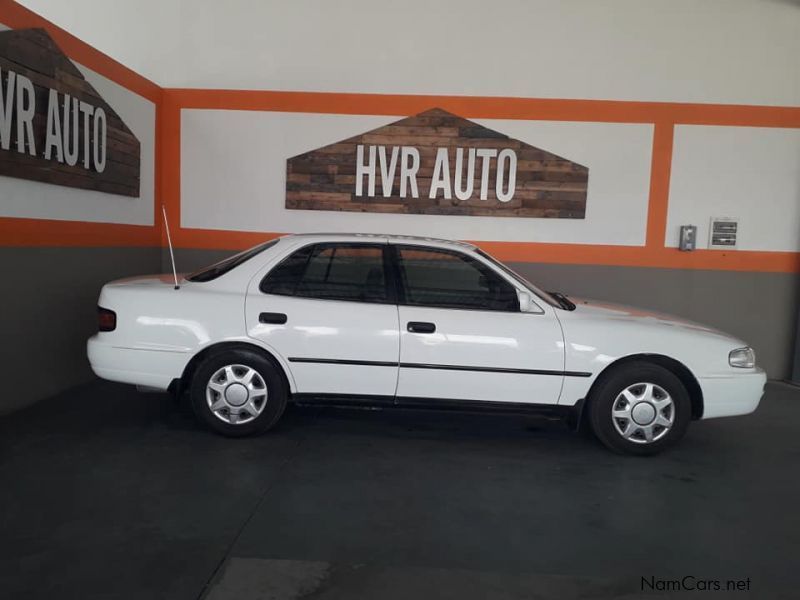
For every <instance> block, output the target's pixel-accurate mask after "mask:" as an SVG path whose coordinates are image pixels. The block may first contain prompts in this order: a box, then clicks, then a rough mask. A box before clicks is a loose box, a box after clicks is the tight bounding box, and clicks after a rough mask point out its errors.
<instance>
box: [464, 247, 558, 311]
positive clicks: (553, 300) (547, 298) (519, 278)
mask: <svg viewBox="0 0 800 600" xmlns="http://www.w3.org/2000/svg"><path fill="white" fill-rule="evenodd" d="M477 253H478V254H480V255H481V256H482V257H483V258H485V259H486V260H488V261H489V262H491V263H492V264H493V265H495V266H497V267H499V268H500V270H502V271H503V272H504V273H506V274H508V275H510V276H511V277H512V278H513V279H514V280H515V281H516V282H517V283H519V284H520V285H522V286H523V287H525V288H526V289H527V290H528V291H530V292H531V293H532V294H534V295H536V296H538V297H539V298H541V299H542V300H544V301H545V302H547V303H548V304H549V305H550V306H555V307H556V308H564V305H563V304H562V303H561V302H559V301H558V299H557V298H554V297H553V295H552V294H550V293H549V292H545V291H544V290H540V289H539V288H538V287H536V286H535V285H533V284H532V283H531V282H530V281H528V280H527V279H525V278H524V277H523V276H522V275H520V274H519V273H517V272H516V271H514V270H513V269H510V268H509V267H507V266H506V265H504V264H503V263H501V262H500V261H499V260H497V259H496V258H495V257H494V256H491V255H490V254H486V252H484V251H483V250H481V249H480V248H478V249H477Z"/></svg>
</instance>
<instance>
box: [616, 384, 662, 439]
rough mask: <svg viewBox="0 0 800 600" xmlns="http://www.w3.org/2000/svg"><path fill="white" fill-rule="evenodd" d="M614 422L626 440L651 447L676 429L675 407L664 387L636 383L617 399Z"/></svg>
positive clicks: (618, 431) (623, 391)
mask: <svg viewBox="0 0 800 600" xmlns="http://www.w3.org/2000/svg"><path fill="white" fill-rule="evenodd" d="M611 420H612V421H613V423H614V427H615V429H616V430H617V433H619V434H620V435H621V436H622V437H623V438H625V439H626V440H628V441H631V442H634V443H636V444H651V443H653V442H655V441H657V440H660V439H661V438H663V437H664V436H665V435H667V433H668V432H669V430H670V429H672V424H673V423H674V422H675V404H674V403H673V402H672V398H671V397H670V395H669V394H668V393H667V391H666V390H665V389H664V388H662V387H660V386H658V385H656V384H654V383H634V384H633V385H630V386H628V387H627V388H625V389H624V390H622V392H620V394H619V395H618V396H617V399H616V400H614V404H613V406H612V407H611Z"/></svg>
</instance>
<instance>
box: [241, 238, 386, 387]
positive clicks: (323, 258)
mask: <svg viewBox="0 0 800 600" xmlns="http://www.w3.org/2000/svg"><path fill="white" fill-rule="evenodd" d="M387 248H388V246H387V245H386V244H376V243H348V242H337V243H324V244H312V245H308V246H305V247H303V248H300V249H298V250H295V251H294V252H293V253H292V254H291V255H290V256H288V257H287V258H285V259H284V260H283V261H282V262H281V263H279V264H278V265H277V266H275V267H274V268H273V269H271V270H270V272H269V273H267V274H266V276H265V277H263V278H262V279H260V280H259V279H258V278H256V279H254V281H252V282H251V284H250V289H249V290H248V294H247V302H246V308H245V312H246V322H247V329H248V335H250V336H251V337H253V338H257V339H259V340H261V341H263V342H264V343H265V344H267V345H268V346H269V347H271V348H273V349H274V350H275V351H276V352H278V353H279V354H280V355H281V356H282V357H283V358H284V359H285V360H287V361H288V362H289V367H290V369H291V372H292V376H293V377H294V380H295V384H296V386H297V392H298V393H300V394H314V395H322V394H336V395H370V396H383V397H387V399H391V398H392V397H393V396H394V393H395V389H396V386H397V370H398V366H397V365H398V360H399V353H400V346H399V330H398V321H397V305H396V304H395V300H394V286H391V285H389V283H390V280H389V277H388V272H389V271H388V263H387V254H388V250H387Z"/></svg>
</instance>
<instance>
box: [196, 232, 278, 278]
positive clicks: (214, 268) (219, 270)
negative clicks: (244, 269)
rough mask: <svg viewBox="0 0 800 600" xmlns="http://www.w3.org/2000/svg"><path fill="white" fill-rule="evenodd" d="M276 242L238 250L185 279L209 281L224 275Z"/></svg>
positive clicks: (272, 241) (276, 241)
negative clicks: (238, 251)
mask: <svg viewBox="0 0 800 600" xmlns="http://www.w3.org/2000/svg"><path fill="white" fill-rule="evenodd" d="M277 243H278V240H270V241H269V242H265V243H263V244H261V245H259V246H255V247H253V248H250V249H249V250H245V251H244V252H240V253H239V254H234V255H233V256H229V257H228V258H226V259H225V260H221V261H219V262H218V263H214V264H213V265H211V266H210V267H206V268H205V269H201V270H200V271H195V272H194V273H192V274H191V275H189V276H188V277H187V278H186V279H188V280H189V281H195V282H204V281H211V280H212V279H216V278H217V277H220V276H221V275H224V274H225V273H227V272H228V271H230V270H232V269H235V268H236V267H238V266H239V265H240V264H242V263H243V262H245V261H246V260H250V259H251V258H253V257H254V256H255V255H256V254H259V253H261V252H263V251H264V250H266V249H267V248H271V247H272V246H274V245H275V244H277Z"/></svg>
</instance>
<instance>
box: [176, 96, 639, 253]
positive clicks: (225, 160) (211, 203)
mask: <svg viewBox="0 0 800 600" xmlns="http://www.w3.org/2000/svg"><path fill="white" fill-rule="evenodd" d="M404 116H407V115H401V116H398V117H374V116H372V117H370V116H346V115H312V114H304V113H279V112H252V111H227V110H183V111H182V119H181V225H182V226H183V227H193V228H202V229H226V230H234V231H277V232H293V233H298V232H310V231H355V232H364V233H403V234H413V235H432V236H440V237H451V238H457V239H469V240H507V241H535V242H563V243H584V244H586V243H594V244H621V245H643V244H644V239H645V228H646V221H647V198H648V191H649V175H650V156H651V149H652V134H653V128H652V126H651V125H628V124H613V123H562V122H547V121H506V120H493V119H481V120H476V122H478V123H480V124H482V125H485V126H486V127H489V128H491V129H494V130H497V131H500V132H502V133H505V134H507V135H509V136H510V137H512V138H515V139H519V140H521V141H523V142H526V143H528V144H531V145H534V146H536V147H540V148H542V149H544V150H547V151H549V152H554V153H555V154H558V155H560V156H563V157H565V158H568V159H570V160H572V161H575V162H577V163H580V164H582V165H585V166H587V167H589V193H588V198H587V212H586V218H585V219H534V218H508V217H470V216H440V215H397V214H376V213H356V212H329V211H308V210H287V209H285V208H284V198H285V189H286V159H287V158H289V157H292V156H295V155H297V154H301V153H303V152H308V151H309V150H315V149H316V148H319V147H321V146H325V145H327V144H330V143H333V142H337V141H340V140H342V139H346V138H349V137H352V136H355V135H358V134H361V133H364V132H366V131H369V130H371V129H374V128H376V127H380V126H382V125H385V124H387V123H391V122H393V121H396V120H398V119H400V118H403V117H404Z"/></svg>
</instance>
